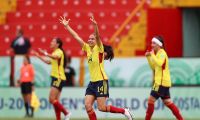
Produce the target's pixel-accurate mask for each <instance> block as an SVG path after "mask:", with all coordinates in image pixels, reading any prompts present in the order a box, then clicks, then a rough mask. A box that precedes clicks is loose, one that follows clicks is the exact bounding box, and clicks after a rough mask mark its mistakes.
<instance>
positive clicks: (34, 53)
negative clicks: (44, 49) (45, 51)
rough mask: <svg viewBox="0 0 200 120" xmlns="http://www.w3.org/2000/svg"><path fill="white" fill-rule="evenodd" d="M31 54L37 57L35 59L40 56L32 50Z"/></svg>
mask: <svg viewBox="0 0 200 120" xmlns="http://www.w3.org/2000/svg"><path fill="white" fill-rule="evenodd" d="M32 54H33V55H35V56H37V57H39V56H40V54H39V53H38V52H36V51H35V50H32Z"/></svg>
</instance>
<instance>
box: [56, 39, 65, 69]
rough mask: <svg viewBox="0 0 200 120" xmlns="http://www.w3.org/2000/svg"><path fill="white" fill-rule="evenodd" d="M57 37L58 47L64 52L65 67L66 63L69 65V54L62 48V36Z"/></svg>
mask: <svg viewBox="0 0 200 120" xmlns="http://www.w3.org/2000/svg"><path fill="white" fill-rule="evenodd" d="M55 39H56V42H57V44H58V48H60V49H61V50H62V51H63V54H64V64H63V67H64V68H65V67H66V65H67V56H66V54H65V51H64V49H63V48H62V46H63V42H62V40H61V39H60V38H55Z"/></svg>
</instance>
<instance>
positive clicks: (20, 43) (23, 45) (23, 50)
mask: <svg viewBox="0 0 200 120" xmlns="http://www.w3.org/2000/svg"><path fill="white" fill-rule="evenodd" d="M16 35H17V36H16V38H15V39H14V40H13V41H12V43H11V49H12V50H13V52H14V53H15V54H27V53H28V52H29V49H30V47H31V44H30V41H29V39H28V38H26V37H24V32H23V30H22V29H17V31H16Z"/></svg>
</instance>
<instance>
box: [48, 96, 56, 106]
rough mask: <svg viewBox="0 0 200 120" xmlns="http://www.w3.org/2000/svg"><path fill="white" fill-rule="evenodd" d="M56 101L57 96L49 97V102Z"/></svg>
mask: <svg viewBox="0 0 200 120" xmlns="http://www.w3.org/2000/svg"><path fill="white" fill-rule="evenodd" d="M54 101H55V98H54V97H51V96H50V97H49V102H50V103H51V104H53V102H54Z"/></svg>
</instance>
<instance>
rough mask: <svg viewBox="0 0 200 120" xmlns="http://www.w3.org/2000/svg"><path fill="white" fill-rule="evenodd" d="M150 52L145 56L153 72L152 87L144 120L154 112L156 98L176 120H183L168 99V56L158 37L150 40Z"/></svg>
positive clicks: (148, 118) (147, 119) (169, 85)
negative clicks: (159, 99)
mask: <svg viewBox="0 0 200 120" xmlns="http://www.w3.org/2000/svg"><path fill="white" fill-rule="evenodd" d="M151 46H152V49H153V50H152V51H147V52H146V53H145V56H146V57H147V60H148V63H149V65H150V67H151V69H152V70H153V75H154V77H153V78H154V79H153V87H152V90H151V95H150V97H149V99H148V108H147V111H146V117H145V120H150V119H151V116H152V114H153V112H154V103H155V102H156V100H157V99H158V98H161V99H162V101H163V102H164V104H165V106H167V107H168V108H169V109H170V110H171V111H172V112H173V114H174V115H175V116H176V118H177V120H183V117H182V116H181V114H180V112H179V109H178V108H177V107H176V105H175V104H174V103H173V102H172V100H171V99H170V92H169V88H170V87H171V79H170V72H169V63H168V56H167V53H166V52H165V50H164V41H163V38H162V37H160V36H155V37H153V39H152V44H151Z"/></svg>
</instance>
